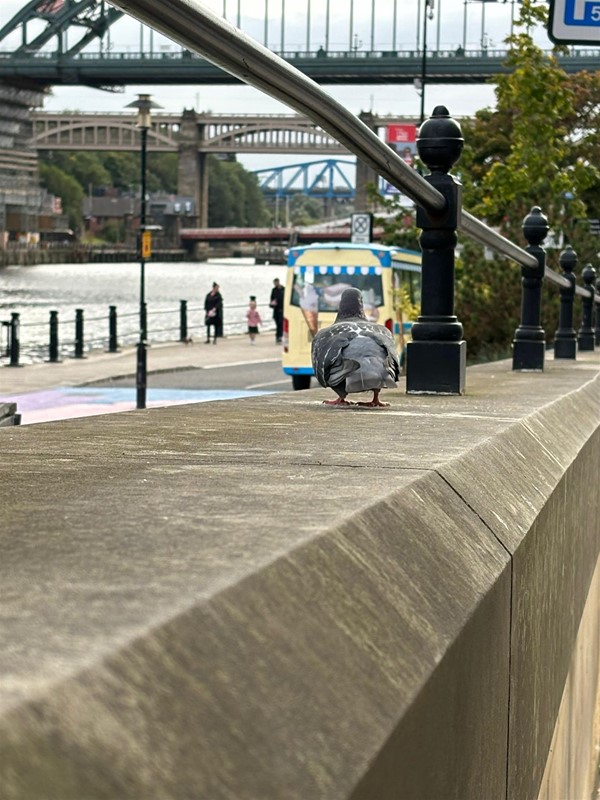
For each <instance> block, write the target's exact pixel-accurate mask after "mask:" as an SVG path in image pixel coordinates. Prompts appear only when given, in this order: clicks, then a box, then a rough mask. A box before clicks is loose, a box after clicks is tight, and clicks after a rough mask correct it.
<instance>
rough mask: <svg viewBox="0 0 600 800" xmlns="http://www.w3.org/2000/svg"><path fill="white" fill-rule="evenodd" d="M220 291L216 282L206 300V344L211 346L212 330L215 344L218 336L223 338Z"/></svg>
mask: <svg viewBox="0 0 600 800" xmlns="http://www.w3.org/2000/svg"><path fill="white" fill-rule="evenodd" d="M219 289H220V286H219V284H218V283H216V282H214V283H213V285H212V289H211V290H210V292H209V293H208V294H207V295H206V297H205V298H204V314H205V316H204V324H205V325H206V342H205V343H204V344H210V329H211V328H212V330H213V344H216V343H217V336H223V297H222V295H221V292H220V291H219Z"/></svg>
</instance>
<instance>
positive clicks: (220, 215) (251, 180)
mask: <svg viewBox="0 0 600 800" xmlns="http://www.w3.org/2000/svg"><path fill="white" fill-rule="evenodd" d="M268 222H269V213H268V211H267V208H266V205H265V201H264V198H263V196H262V193H261V191H260V189H259V187H258V181H257V179H256V176H255V175H252V174H251V173H249V172H247V171H246V170H245V169H244V168H243V167H242V165H241V164H238V163H237V161H221V160H220V159H218V158H215V157H214V156H209V157H208V224H209V226H210V227H214V228H220V227H227V226H231V225H238V226H241V227H255V226H261V225H266V224H267V223H268Z"/></svg>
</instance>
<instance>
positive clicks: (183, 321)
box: [179, 300, 188, 342]
mask: <svg viewBox="0 0 600 800" xmlns="http://www.w3.org/2000/svg"><path fill="white" fill-rule="evenodd" d="M187 339H188V328H187V300H180V301H179V341H180V342H187Z"/></svg>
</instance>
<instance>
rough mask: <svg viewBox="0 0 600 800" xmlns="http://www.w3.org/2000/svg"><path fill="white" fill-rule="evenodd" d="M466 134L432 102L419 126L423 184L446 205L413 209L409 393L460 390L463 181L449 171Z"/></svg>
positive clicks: (463, 344)
mask: <svg viewBox="0 0 600 800" xmlns="http://www.w3.org/2000/svg"><path fill="white" fill-rule="evenodd" d="M463 145H464V139H463V137H462V132H461V129H460V126H459V125H458V123H457V122H456V121H455V120H453V119H452V118H451V117H450V114H449V112H448V109H447V108H446V107H445V106H436V108H435V109H434V110H433V115H432V116H431V118H430V119H428V120H427V121H426V122H424V123H423V125H421V128H420V129H419V134H418V138H417V150H418V152H419V157H420V159H421V161H422V162H423V163H424V164H425V165H426V166H427V167H428V168H429V169H430V170H431V174H430V175H427V176H426V177H425V180H426V181H427V183H429V184H430V185H431V186H433V187H435V188H436V189H437V190H438V191H439V192H441V193H442V194H443V195H444V198H445V200H446V207H445V208H444V209H443V210H442V211H440V212H437V213H430V212H428V211H425V209H423V208H417V227H418V228H421V229H422V233H421V238H420V245H421V251H422V256H421V316H419V318H418V320H417V322H415V323H414V325H413V326H412V341H411V342H410V343H409V344H408V345H407V357H406V362H407V363H406V391H407V392H408V393H409V394H463V393H464V389H465V374H466V359H467V344H466V342H465V341H464V340H463V338H462V337H463V328H462V325H461V324H460V322H459V321H458V319H457V318H456V316H455V315H454V250H455V248H456V243H457V239H456V227H457V224H458V220H459V218H460V213H461V186H460V184H459V183H458V181H456V180H455V179H454V178H453V177H452V176H451V175H449V174H448V173H449V171H450V169H451V168H452V166H453V165H454V164H455V163H456V162H457V161H458V159H459V157H460V154H461V152H462V149H463Z"/></svg>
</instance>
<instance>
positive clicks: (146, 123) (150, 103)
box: [125, 94, 162, 129]
mask: <svg viewBox="0 0 600 800" xmlns="http://www.w3.org/2000/svg"><path fill="white" fill-rule="evenodd" d="M125 108H137V110H138V115H137V127H138V128H146V129H148V128H149V127H150V111H151V109H153V108H162V106H159V105H158V103H155V102H154V100H152V99H151V95H149V94H138V99H137V100H134V101H133V103H128V104H127V105H126V106H125Z"/></svg>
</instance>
